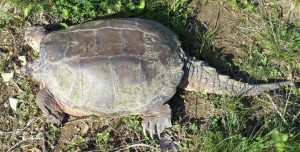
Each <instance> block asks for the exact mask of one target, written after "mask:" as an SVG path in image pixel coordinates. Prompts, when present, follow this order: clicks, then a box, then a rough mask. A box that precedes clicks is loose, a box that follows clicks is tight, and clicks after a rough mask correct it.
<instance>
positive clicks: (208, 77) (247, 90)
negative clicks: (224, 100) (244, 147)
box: [179, 60, 292, 96]
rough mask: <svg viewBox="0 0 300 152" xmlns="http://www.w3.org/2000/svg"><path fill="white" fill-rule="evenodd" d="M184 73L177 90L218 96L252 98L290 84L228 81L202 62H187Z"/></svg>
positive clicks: (287, 82)
mask: <svg viewBox="0 0 300 152" xmlns="http://www.w3.org/2000/svg"><path fill="white" fill-rule="evenodd" d="M184 73H185V74H184V78H183V80H182V82H181V83H180V85H179V88H182V89H184V90H187V91H199V92H201V93H214V94H220V95H231V96H252V95H257V94H260V93H262V92H265V91H270V90H274V89H278V88H280V87H283V86H287V85H291V84H292V82H291V81H284V82H275V83H269V84H248V83H243V82H240V81H236V80H234V79H230V78H229V77H228V76H225V75H220V74H218V72H217V71H216V70H215V69H214V68H212V67H209V66H206V65H204V63H203V61H197V60H191V61H187V64H186V65H185V67H184Z"/></svg>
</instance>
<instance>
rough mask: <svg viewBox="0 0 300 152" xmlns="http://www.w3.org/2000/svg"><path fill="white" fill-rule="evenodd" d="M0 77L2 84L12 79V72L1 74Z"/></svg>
mask: <svg viewBox="0 0 300 152" xmlns="http://www.w3.org/2000/svg"><path fill="white" fill-rule="evenodd" d="M1 77H2V79H3V81H4V82H8V81H10V80H11V79H12V78H13V77H14V72H10V73H1Z"/></svg>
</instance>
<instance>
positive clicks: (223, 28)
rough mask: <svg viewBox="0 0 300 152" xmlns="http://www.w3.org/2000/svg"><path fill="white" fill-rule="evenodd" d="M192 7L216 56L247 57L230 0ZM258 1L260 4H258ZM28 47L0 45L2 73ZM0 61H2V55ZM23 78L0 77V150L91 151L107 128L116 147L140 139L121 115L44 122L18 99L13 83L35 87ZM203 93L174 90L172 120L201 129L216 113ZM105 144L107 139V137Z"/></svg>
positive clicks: (292, 14) (288, 15) (290, 14)
mask: <svg viewBox="0 0 300 152" xmlns="http://www.w3.org/2000/svg"><path fill="white" fill-rule="evenodd" d="M279 4H280V5H282V8H283V12H282V14H283V16H284V19H285V20H289V21H290V22H292V21H293V20H295V19H296V18H297V16H300V13H299V12H300V11H294V7H295V6H292V5H291V3H288V2H286V1H284V0H280V1H278V5H279ZM191 5H197V10H198V13H197V20H198V21H199V22H200V23H202V24H203V25H204V26H206V27H207V28H208V29H212V30H215V35H214V41H215V47H217V48H221V51H220V54H221V55H223V56H230V57H229V58H228V59H229V60H228V62H229V63H230V62H231V60H232V59H234V58H235V57H240V58H242V57H246V56H247V55H248V52H247V50H248V49H249V48H251V46H252V45H253V43H254V42H253V41H252V38H249V37H247V34H243V33H242V32H240V31H241V30H243V29H242V27H241V26H240V25H241V24H246V25H247V24H250V22H248V20H247V18H245V16H244V15H243V13H242V12H240V13H239V11H236V10H234V8H232V6H231V5H230V4H229V3H226V2H223V1H221V0H216V1H211V2H206V3H203V2H201V3H200V2H197V3H192V4H191ZM258 5H260V4H259V3H258ZM251 26H253V25H251ZM16 33H17V31H16ZM21 33H22V32H21ZM16 35H17V34H16ZM4 37H6V39H15V40H17V39H19V38H20V39H21V38H22V37H19V38H18V37H15V36H11V35H1V41H2V40H3V39H4ZM18 42H19V43H22V40H18ZM20 50H21V51H20ZM28 50H30V49H29V48H27V47H24V46H23V45H22V46H19V47H17V46H7V47H5V48H2V47H1V49H0V53H1V55H3V54H9V53H11V54H13V55H11V59H9V60H8V61H9V62H8V61H7V62H4V63H5V65H4V66H3V67H5V68H4V71H5V72H10V71H14V70H16V69H19V68H20V67H21V62H20V60H19V59H18V56H20V55H26V56H27V58H28V59H29V60H30V58H33V57H31V56H29V55H28V54H29V53H26V51H28ZM1 59H2V60H3V58H1ZM227 70H230V69H227ZM23 77H24V76H22V75H20V74H18V73H15V76H14V79H13V81H14V82H12V81H11V82H9V83H7V82H3V80H2V79H0V122H1V123H0V149H2V150H3V151H42V150H45V149H44V148H45V147H48V149H50V150H53V151H68V150H71V151H81V148H79V147H78V146H76V145H80V144H82V143H84V144H85V146H82V147H85V148H87V149H93V148H96V145H97V142H98V141H97V138H98V134H97V133H99V132H102V133H106V132H109V131H110V132H112V131H111V130H113V136H114V139H119V140H118V142H115V143H116V144H115V145H114V146H115V147H124V145H125V146H126V145H127V144H126V143H137V142H139V141H140V140H141V137H143V135H142V131H140V132H137V131H134V130H132V131H131V130H130V128H132V126H130V125H128V124H127V125H126V124H124V120H123V119H122V118H100V119H99V118H97V117H94V116H91V117H80V118H75V117H70V118H69V119H68V122H66V123H65V124H63V125H62V126H58V127H56V126H53V125H52V126H51V125H49V124H45V122H44V120H45V119H44V118H43V117H42V114H41V112H40V111H39V110H37V107H36V105H35V103H34V101H33V100H30V95H28V94H26V95H24V96H23V97H20V95H19V92H18V88H17V86H19V87H20V89H21V90H24V89H30V90H32V94H33V95H35V94H36V91H37V90H38V86H37V85H36V84H34V83H33V82H31V81H29V82H31V83H32V84H25V85H24V84H23V83H24V78H23ZM24 86H25V87H24ZM10 97H14V98H19V99H20V98H21V99H23V101H22V102H21V103H19V105H18V108H19V110H17V111H14V110H13V109H11V107H10V103H9V98H10ZM202 97H203V95H200V94H198V93H189V92H185V91H182V90H178V93H177V94H176V95H175V96H174V97H173V99H172V100H171V101H170V102H169V103H170V104H171V107H172V110H173V112H174V117H173V119H174V120H173V121H178V119H180V118H184V119H187V121H197V122H199V124H200V125H201V126H203V128H205V125H206V123H209V122H210V121H211V120H210V118H212V117H213V116H214V115H215V114H216V113H218V111H216V109H214V107H213V105H212V103H211V102H210V101H209V100H206V99H203V98H202ZM22 107H26V108H27V109H28V111H26V112H24V111H22ZM134 120H135V119H134ZM137 120H138V121H140V120H141V119H140V118H137ZM126 133H132V134H135V135H133V136H132V137H133V138H131V139H132V140H130V138H125V135H124V134H126ZM110 136H112V133H110ZM77 137H78V138H77ZM84 141H85V142H84ZM86 141H88V142H86ZM106 142H107V143H110V142H109V141H106ZM150 142H151V141H150ZM108 146H109V145H108ZM127 146H128V145H127ZM106 148H109V147H103V149H106Z"/></svg>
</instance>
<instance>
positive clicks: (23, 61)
mask: <svg viewBox="0 0 300 152" xmlns="http://www.w3.org/2000/svg"><path fill="white" fill-rule="evenodd" d="M18 59H19V60H21V61H22V63H21V64H22V65H23V66H25V65H26V56H19V57H18Z"/></svg>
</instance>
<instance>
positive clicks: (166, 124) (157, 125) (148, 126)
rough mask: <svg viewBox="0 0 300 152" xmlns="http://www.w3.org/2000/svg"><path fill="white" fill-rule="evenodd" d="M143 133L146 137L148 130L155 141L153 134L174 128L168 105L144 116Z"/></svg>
mask: <svg viewBox="0 0 300 152" xmlns="http://www.w3.org/2000/svg"><path fill="white" fill-rule="evenodd" d="M142 127H143V132H144V134H145V135H146V130H147V131H149V134H150V137H151V138H152V139H153V134H157V135H158V138H160V134H161V133H162V132H163V131H164V130H165V129H166V128H170V127H172V123H171V109H170V106H169V105H168V104H165V105H163V106H161V107H160V108H158V109H155V110H153V111H150V112H147V113H146V114H144V115H143V121H142Z"/></svg>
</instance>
